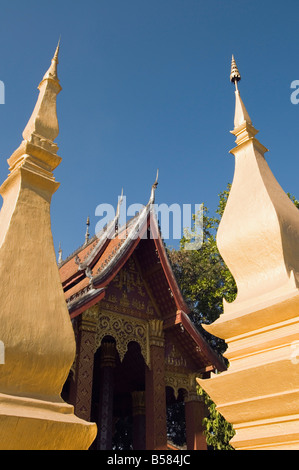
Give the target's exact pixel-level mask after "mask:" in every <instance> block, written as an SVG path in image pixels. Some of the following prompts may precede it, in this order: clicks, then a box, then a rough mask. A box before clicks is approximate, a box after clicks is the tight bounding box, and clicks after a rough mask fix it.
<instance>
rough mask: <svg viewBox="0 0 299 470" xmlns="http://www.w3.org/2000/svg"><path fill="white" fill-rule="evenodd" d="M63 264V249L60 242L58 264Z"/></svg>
mask: <svg viewBox="0 0 299 470" xmlns="http://www.w3.org/2000/svg"><path fill="white" fill-rule="evenodd" d="M61 263H62V249H61V243H60V242H59V248H58V264H61Z"/></svg>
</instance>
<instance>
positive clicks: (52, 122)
mask: <svg viewBox="0 0 299 470" xmlns="http://www.w3.org/2000/svg"><path fill="white" fill-rule="evenodd" d="M59 46H60V40H59V42H58V44H57V47H56V50H55V53H54V57H53V59H52V61H51V65H50V67H49V69H48V71H47V72H46V73H45V75H44V77H43V79H42V81H41V82H40V84H39V86H38V89H39V96H38V99H37V102H36V105H35V108H34V110H33V112H32V114H31V117H30V119H29V121H28V123H27V125H26V127H25V129H24V131H23V138H24V140H27V141H28V142H31V143H36V144H37V145H39V146H41V147H45V148H46V149H47V150H50V151H51V152H52V153H56V152H57V150H58V147H57V145H56V144H55V145H52V143H53V142H54V140H55V139H56V137H57V136H58V134H59V125H58V120H57V112H56V97H57V95H58V93H60V91H61V90H62V88H61V86H60V83H59V80H58V76H57V64H58V52H59Z"/></svg>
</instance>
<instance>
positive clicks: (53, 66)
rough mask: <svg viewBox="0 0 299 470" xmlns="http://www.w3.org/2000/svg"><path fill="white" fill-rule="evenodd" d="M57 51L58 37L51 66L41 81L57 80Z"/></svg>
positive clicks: (58, 46)
mask: <svg viewBox="0 0 299 470" xmlns="http://www.w3.org/2000/svg"><path fill="white" fill-rule="evenodd" d="M59 49H60V37H59V40H58V44H57V47H56V49H55V53H54V56H53V59H52V61H51V65H50V67H49V69H48V70H47V72H46V73H45V75H44V77H43V80H45V79H47V78H48V79H49V78H52V79H53V80H57V81H58V82H59V80H58V75H57V65H58V63H59V62H58V54H59Z"/></svg>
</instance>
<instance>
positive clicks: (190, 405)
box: [185, 393, 207, 450]
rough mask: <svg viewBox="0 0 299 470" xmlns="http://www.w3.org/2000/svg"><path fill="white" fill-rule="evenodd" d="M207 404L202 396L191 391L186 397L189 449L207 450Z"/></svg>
mask: <svg viewBox="0 0 299 470" xmlns="http://www.w3.org/2000/svg"><path fill="white" fill-rule="evenodd" d="M205 416H206V406H205V403H204V401H203V400H202V398H201V397H200V396H198V395H196V394H195V393H194V394H192V393H190V394H189V396H188V397H187V398H186V399H185V418H186V441H187V449H188V450H207V442H206V437H205V435H204V426H203V424H202V421H203V419H204V418H205Z"/></svg>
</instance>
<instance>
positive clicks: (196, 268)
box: [168, 184, 299, 450]
mask: <svg viewBox="0 0 299 470" xmlns="http://www.w3.org/2000/svg"><path fill="white" fill-rule="evenodd" d="M230 187H231V185H230V184H229V185H228V186H227V188H226V190H224V191H222V192H221V193H220V194H219V204H218V208H217V210H216V215H215V216H214V217H211V216H209V213H208V209H207V208H206V207H204V208H203V235H204V237H203V244H202V246H201V248H200V249H198V250H190V251H189V250H185V249H184V247H185V245H186V243H187V242H188V241H189V240H190V238H192V231H191V233H186V235H185V236H184V237H183V238H182V240H181V242H180V249H179V250H168V254H169V258H170V261H171V263H172V267H173V270H174V273H175V275H176V278H177V281H178V283H179V286H180V288H181V291H182V293H183V296H184V298H185V299H186V302H187V303H188V306H189V308H190V310H191V312H192V314H191V317H192V320H193V322H194V324H195V325H196V326H197V328H198V329H199V330H200V332H201V334H202V335H203V336H205V337H206V339H207V340H208V341H209V343H210V344H211V345H212V346H213V347H214V348H215V349H216V350H217V351H218V352H219V353H223V352H224V351H225V350H226V344H225V342H224V341H223V340H221V339H219V338H215V337H213V336H212V335H209V334H208V333H207V332H206V331H205V330H204V329H203V328H202V326H201V324H202V323H208V324H209V323H212V322H214V321H215V320H216V319H217V318H218V317H219V315H220V314H221V313H222V311H223V298H225V299H226V300H227V301H228V302H232V301H233V300H234V299H235V296H236V293H237V288H236V284H235V281H234V279H233V277H232V275H231V273H230V271H229V270H228V268H227V266H226V265H225V263H224V261H223V259H222V257H221V255H220V253H219V251H218V248H217V244H216V233H217V229H218V226H219V223H220V220H221V217H222V215H223V212H224V209H225V206H226V202H227V198H228V196H229V191H230ZM287 194H288V196H289V198H290V199H291V201H292V202H293V203H294V204H295V206H296V207H297V208H298V209H299V201H298V200H297V199H296V198H295V197H294V196H292V195H291V194H290V193H287ZM196 216H198V215H196V214H195V215H194V220H196ZM198 393H199V394H200V395H202V396H203V397H204V400H205V403H206V405H207V407H208V410H209V414H208V416H207V417H206V418H205V419H204V425H205V428H206V431H205V432H206V438H207V444H208V446H209V448H211V449H214V450H232V449H233V448H232V447H231V446H230V444H229V442H230V440H231V439H232V437H233V435H234V434H235V431H234V429H233V426H232V425H231V424H230V423H228V422H227V421H226V420H225V419H224V418H223V416H222V415H221V414H220V413H218V411H217V410H216V405H215V403H213V401H212V400H211V399H210V397H209V396H208V395H207V394H206V392H205V391H204V390H202V389H201V388H199V389H198ZM181 428H182V427H181V426H180V425H179V427H178V429H179V430H181ZM179 439H181V438H180V437H179Z"/></svg>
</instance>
